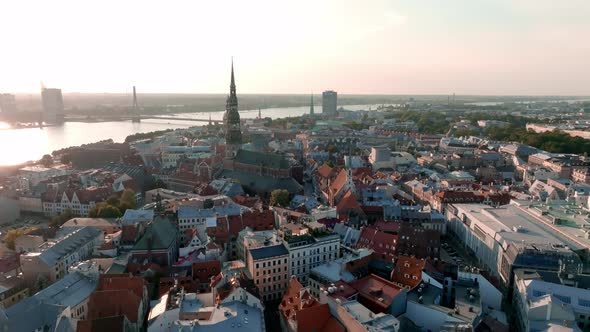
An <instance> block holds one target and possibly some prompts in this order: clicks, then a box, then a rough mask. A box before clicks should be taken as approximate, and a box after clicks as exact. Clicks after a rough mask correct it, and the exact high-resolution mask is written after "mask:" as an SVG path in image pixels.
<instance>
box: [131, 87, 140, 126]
mask: <svg viewBox="0 0 590 332" xmlns="http://www.w3.org/2000/svg"><path fill="white" fill-rule="evenodd" d="M131 122H141V115H140V114H139V106H138V105H137V93H136V92H135V85H134V86H133V116H132V117H131Z"/></svg>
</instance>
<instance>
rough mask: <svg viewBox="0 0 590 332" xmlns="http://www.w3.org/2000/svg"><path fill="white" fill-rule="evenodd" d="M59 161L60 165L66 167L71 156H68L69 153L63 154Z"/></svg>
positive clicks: (70, 160)
mask: <svg viewBox="0 0 590 332" xmlns="http://www.w3.org/2000/svg"><path fill="white" fill-rule="evenodd" d="M59 161H60V162H61V163H62V164H66V165H68V164H69V163H71V162H72V155H71V154H69V153H64V154H62V155H61V158H59Z"/></svg>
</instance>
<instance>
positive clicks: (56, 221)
mask: <svg viewBox="0 0 590 332" xmlns="http://www.w3.org/2000/svg"><path fill="white" fill-rule="evenodd" d="M74 217H75V215H74V213H73V212H72V210H70V209H66V210H64V211H63V212H62V213H60V214H58V215H57V216H55V217H53V218H52V219H51V221H50V222H49V226H50V227H60V226H61V225H63V223H65V222H66V221H68V220H70V219H72V218H74Z"/></svg>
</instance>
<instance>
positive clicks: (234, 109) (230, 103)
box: [223, 58, 242, 159]
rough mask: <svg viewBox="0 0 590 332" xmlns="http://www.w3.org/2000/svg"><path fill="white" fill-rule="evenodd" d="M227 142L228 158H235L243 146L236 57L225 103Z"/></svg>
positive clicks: (232, 64) (232, 63) (232, 65)
mask: <svg viewBox="0 0 590 332" xmlns="http://www.w3.org/2000/svg"><path fill="white" fill-rule="evenodd" d="M223 120H224V122H225V142H226V150H225V152H226V158H229V159H231V158H233V157H235V156H236V153H237V151H238V150H239V149H240V147H241V146H242V131H241V128H240V113H239V112H238V96H237V95H236V81H235V78H234V59H233V58H232V61H231V83H230V86H229V96H227V101H226V103H225V114H224V117H223Z"/></svg>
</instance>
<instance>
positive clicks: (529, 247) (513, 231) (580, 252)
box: [447, 201, 590, 285]
mask: <svg viewBox="0 0 590 332" xmlns="http://www.w3.org/2000/svg"><path fill="white" fill-rule="evenodd" d="M575 209H576V208H575V206H571V205H568V206H561V207H560V206H559V205H553V206H547V205H545V204H538V203H535V204H531V203H530V202H529V203H526V202H521V201H512V202H511V204H508V205H503V206H501V207H497V208H495V207H490V206H487V205H484V204H453V205H449V206H448V207H447V217H448V220H449V226H448V228H449V230H450V231H451V232H452V233H454V234H455V236H456V237H457V238H458V239H459V241H460V242H462V243H464V244H465V247H466V248H468V249H469V250H471V251H472V252H473V253H474V254H475V256H476V257H477V258H478V259H479V261H480V263H482V264H483V265H485V266H486V267H487V268H488V269H490V272H491V273H492V274H494V275H497V276H499V277H500V278H501V279H502V281H503V282H504V283H505V284H507V285H510V284H511V283H512V279H513V270H514V269H515V268H534V269H537V270H546V271H557V270H559V269H560V268H565V269H575V268H577V266H579V264H581V263H582V259H581V258H582V257H587V252H588V248H590V240H589V239H588V237H583V236H577V235H580V233H581V232H580V229H587V227H588V225H587V224H588V223H587V222H586V220H585V215H580V214H577V213H575V211H574V210H575ZM562 263H565V264H566V265H567V266H566V267H560V266H561V265H562Z"/></svg>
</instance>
